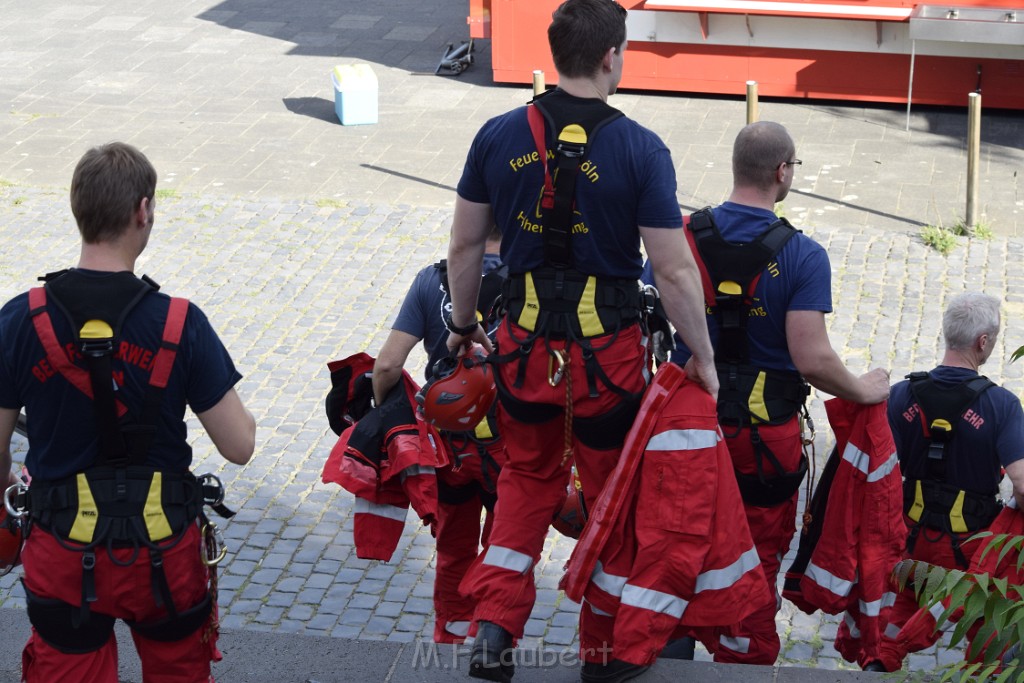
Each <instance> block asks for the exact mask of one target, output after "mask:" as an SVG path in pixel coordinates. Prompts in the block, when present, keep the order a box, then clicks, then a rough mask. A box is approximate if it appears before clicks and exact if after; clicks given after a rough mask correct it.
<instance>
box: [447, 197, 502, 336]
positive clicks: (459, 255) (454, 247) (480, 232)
mask: <svg viewBox="0 0 1024 683" xmlns="http://www.w3.org/2000/svg"><path fill="white" fill-rule="evenodd" d="M493 225H494V214H493V213H492V212H491V205H490V204H478V203H476V202H471V201H469V200H467V199H463V198H462V197H456V198H455V217H454V218H453V220H452V235H451V242H449V244H448V289H449V291H450V292H451V297H452V322H453V323H454V324H455V325H456V326H458V327H464V326H467V325H469V324H471V323H473V322H474V321H475V320H476V301H477V297H478V296H479V295H480V278H481V277H482V275H483V263H484V251H485V247H486V245H487V235H488V234H489V233H490V232H491V228H492V227H493ZM467 340H471V341H475V342H477V343H479V344H481V345H483V347H484V348H486V349H487V350H488V351H490V350H491V341H490V339H488V338H487V333H486V332H485V331H484V328H483V327H480V326H477V329H476V330H474V331H473V332H471V333H470V334H467V335H460V334H451V335H449V337H448V348H449V349H457V348H459V347H460V346H463V345H465V343H466V341H467Z"/></svg>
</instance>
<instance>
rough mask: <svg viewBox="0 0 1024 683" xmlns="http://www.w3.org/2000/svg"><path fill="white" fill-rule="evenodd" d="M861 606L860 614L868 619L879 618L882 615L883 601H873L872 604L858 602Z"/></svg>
mask: <svg viewBox="0 0 1024 683" xmlns="http://www.w3.org/2000/svg"><path fill="white" fill-rule="evenodd" d="M857 602H858V604H859V606H860V613H861V614H863V615H864V616H866V617H877V616H878V615H879V614H881V613H882V601H881V600H872V601H871V602H864V601H863V600H858V601H857Z"/></svg>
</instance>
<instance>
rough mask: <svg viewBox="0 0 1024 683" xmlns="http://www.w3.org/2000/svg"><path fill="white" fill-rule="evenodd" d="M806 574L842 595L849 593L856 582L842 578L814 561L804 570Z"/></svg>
mask: <svg viewBox="0 0 1024 683" xmlns="http://www.w3.org/2000/svg"><path fill="white" fill-rule="evenodd" d="M804 575H805V576H808V577H810V578H811V580H812V581H814V583H816V584H818V585H819V586H821V587H822V588H824V589H825V590H827V591H829V592H831V593H834V594H836V595H838V596H840V597H845V596H847V595H849V594H850V590H851V589H853V585H854V584H855V583H856V581H847V580H846V579H841V578H839V577H838V576H836V575H835V574H832V573H830V572H827V571H825V570H824V569H822V568H821V567H819V566H818V565H816V564H814V563H813V562H811V563H809V564H808V565H807V571H806V572H804Z"/></svg>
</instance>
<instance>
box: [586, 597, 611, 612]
mask: <svg viewBox="0 0 1024 683" xmlns="http://www.w3.org/2000/svg"><path fill="white" fill-rule="evenodd" d="M583 602H585V603H586V604H587V607H588V608H589V609H590V611H591V612H593V613H594V614H596V615H597V616H599V617H610V616H612V615H611V614H609V613H608V612H605V611H604V610H601V609H598V608H596V607H594V603H592V602H590V601H589V600H587V599H586V598H584V599H583Z"/></svg>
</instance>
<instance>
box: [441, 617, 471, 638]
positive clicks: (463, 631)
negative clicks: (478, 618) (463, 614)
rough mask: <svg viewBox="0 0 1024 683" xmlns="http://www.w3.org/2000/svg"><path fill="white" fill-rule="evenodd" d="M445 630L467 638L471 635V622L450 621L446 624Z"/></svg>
mask: <svg viewBox="0 0 1024 683" xmlns="http://www.w3.org/2000/svg"><path fill="white" fill-rule="evenodd" d="M444 630H445V631H447V632H448V633H450V634H452V635H453V636H458V637H459V638H465V637H466V636H467V635H469V622H468V621H449V622H448V623H446V624H445V625H444Z"/></svg>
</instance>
